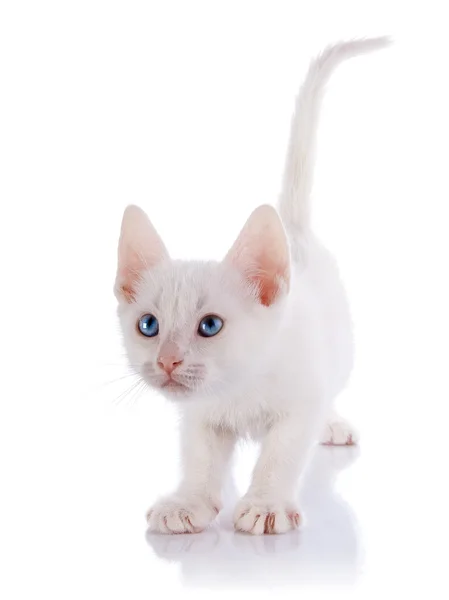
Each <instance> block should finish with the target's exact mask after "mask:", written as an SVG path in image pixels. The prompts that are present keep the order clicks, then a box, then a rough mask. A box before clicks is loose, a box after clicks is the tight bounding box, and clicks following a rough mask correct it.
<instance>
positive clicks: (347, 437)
mask: <svg viewBox="0 0 449 600" xmlns="http://www.w3.org/2000/svg"><path fill="white" fill-rule="evenodd" d="M358 441H359V434H358V432H357V430H356V429H355V427H353V426H352V425H351V423H349V422H348V421H346V419H344V418H343V417H340V415H338V413H336V412H335V411H332V414H331V417H330V418H329V419H328V421H327V423H326V427H325V428H324V431H323V433H322V434H321V436H320V443H321V444H324V445H325V446H353V445H354V444H357V442H358Z"/></svg>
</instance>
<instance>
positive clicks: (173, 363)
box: [157, 356, 182, 375]
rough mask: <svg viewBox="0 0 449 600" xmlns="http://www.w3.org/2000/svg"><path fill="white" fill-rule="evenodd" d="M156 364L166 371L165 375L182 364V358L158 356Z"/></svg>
mask: <svg viewBox="0 0 449 600" xmlns="http://www.w3.org/2000/svg"><path fill="white" fill-rule="evenodd" d="M157 364H158V365H159V366H160V368H161V369H163V370H164V371H165V372H166V373H167V375H171V374H172V373H173V371H174V370H175V369H176V368H177V367H179V365H180V364H182V360H180V359H179V357H178V356H160V357H159V359H158V361H157Z"/></svg>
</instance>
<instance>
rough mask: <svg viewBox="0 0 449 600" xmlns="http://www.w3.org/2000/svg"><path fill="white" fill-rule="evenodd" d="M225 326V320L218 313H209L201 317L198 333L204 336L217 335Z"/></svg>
mask: <svg viewBox="0 0 449 600" xmlns="http://www.w3.org/2000/svg"><path fill="white" fill-rule="evenodd" d="M222 328H223V320H222V319H220V317H217V315H207V317H204V318H203V319H201V321H200V324H199V326H198V333H199V334H200V335H201V336H202V337H213V336H214V335H217V333H219V332H220V331H221V330H222Z"/></svg>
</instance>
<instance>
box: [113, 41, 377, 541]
mask: <svg viewBox="0 0 449 600" xmlns="http://www.w3.org/2000/svg"><path fill="white" fill-rule="evenodd" d="M386 43H387V40H385V39H384V38H379V39H374V40H358V41H352V42H346V43H340V44H337V45H335V46H332V47H330V48H328V49H326V50H325V51H324V52H323V53H322V54H321V55H320V56H319V57H318V58H317V59H316V60H315V61H313V62H312V64H311V66H310V69H309V71H308V74H307V77H306V80H305V82H304V84H303V86H302V88H301V90H300V94H299V96H298V99H297V104H296V110H295V113H294V118H293V123H292V134H291V140H290V145H289V151H288V155H287V164H286V171H285V177H284V185H283V191H282V194H281V198H280V205H279V211H280V215H281V217H282V222H283V226H284V227H285V230H286V232H287V237H288V244H287V237H286V235H285V233H284V227H282V225H281V223H280V221H279V218H278V216H277V214H276V212H275V211H274V210H273V209H271V208H270V207H260V208H259V209H257V210H256V211H255V212H254V213H253V215H251V217H250V219H249V220H248V222H247V224H246V225H245V227H244V228H243V230H242V233H241V234H240V236H239V238H238V240H237V241H236V242H235V244H234V246H233V248H232V249H231V250H230V252H229V254H228V255H227V257H226V258H225V259H224V261H223V262H221V263H215V262H210V263H200V262H184V261H173V260H171V259H170V258H169V257H168V254H167V252H166V250H165V247H164V246H163V244H162V242H161V240H160V238H159V236H158V235H157V233H156V231H155V230H154V228H153V226H152V225H151V223H149V221H148V220H147V219H146V217H145V216H144V215H143V213H142V212H141V211H140V209H138V208H137V207H130V208H128V209H127V211H125V215H124V220H123V226H122V235H121V240H120V246H119V269H118V274H117V282H116V294H117V297H118V299H119V317H120V322H121V326H122V330H123V336H124V341H125V345H126V349H127V352H128V356H129V360H130V363H131V364H132V365H134V366H135V368H136V370H137V372H138V373H139V374H140V375H141V376H142V378H143V379H144V380H145V381H146V382H147V383H148V384H150V385H151V386H153V387H155V388H157V389H159V390H160V391H161V392H162V393H164V394H165V395H166V396H167V397H169V398H172V399H175V400H177V401H178V405H179V407H180V409H181V410H182V413H183V421H182V444H183V453H182V454H183V461H184V469H183V478H182V481H181V483H180V485H179V488H178V490H177V491H176V493H175V494H173V495H172V496H171V497H169V498H165V499H162V500H161V501H159V502H158V503H157V504H156V505H155V506H153V507H152V509H150V511H149V513H148V522H149V527H150V529H152V530H154V531H159V532H162V533H170V532H173V533H181V532H194V531H199V530H201V529H203V528H204V527H206V526H207V524H208V523H210V522H211V521H212V519H214V518H215V515H216V514H217V512H218V511H219V510H220V508H221V500H220V496H221V488H222V484H223V480H224V477H225V475H226V472H227V467H228V465H229V462H230V459H231V456H232V452H233V448H234V445H235V443H236V441H237V440H238V438H240V437H246V436H251V437H253V438H255V439H259V440H261V453H260V457H259V460H258V462H257V464H256V467H255V469H254V473H253V478H252V482H251V485H250V487H249V490H248V492H247V494H246V495H245V497H244V498H243V499H242V500H241V502H240V503H239V505H238V506H237V509H236V512H235V526H236V528H237V529H238V530H242V531H245V532H250V533H255V534H258V533H264V532H265V533H282V532H284V531H287V530H288V529H290V528H293V527H296V526H297V525H298V523H299V513H298V509H297V507H296V505H295V494H296V488H297V483H298V479H299V477H300V474H301V472H302V470H303V468H304V466H305V464H306V461H307V458H308V453H309V450H310V448H311V446H312V445H313V444H314V443H315V442H316V441H317V440H318V439H320V437H321V439H322V441H324V442H329V441H331V437H332V435H334V436H335V435H336V429H335V428H336V425H335V423H336V422H337V421H338V419H336V418H334V417H333V423H334V425H332V424H331V426H330V427H331V428H332V429H331V430H329V429H328V430H327V432H326V433H325V436H324V438H323V437H322V435H323V430H325V423H326V420H327V417H329V415H330V414H331V412H332V406H333V401H334V399H335V397H336V396H337V394H338V393H339V392H340V391H341V390H342V389H343V387H344V386H345V384H346V382H347V380H348V377H349V375H350V372H351V368H352V363H353V344H352V334H351V321H350V315H349V310H348V305H347V301H346V297H345V294H344V290H343V287H342V285H341V282H340V278H339V275H338V271H337V267H336V264H335V262H334V260H333V258H332V256H331V255H330V254H329V252H328V251H327V250H326V249H325V248H324V247H323V246H322V245H321V244H320V243H319V241H318V240H317V239H316V238H315V236H314V235H313V233H312V232H311V231H310V228H309V195H310V190H311V187H312V172H313V162H314V147H315V139H316V129H317V123H318V109H319V105H320V102H321V99H322V96H323V89H324V85H325V83H326V82H327V80H328V78H329V76H330V74H331V73H332V71H333V70H334V68H335V67H336V66H337V65H338V64H339V63H340V62H341V61H343V60H344V59H347V58H349V57H352V56H355V55H357V54H360V53H363V52H366V51H370V50H374V49H376V48H381V47H383V46H385V45H386ZM134 230H135V231H136V234H135V236H134V234H133V231H134ZM289 247H290V249H291V255H292V260H291V261H290V258H289ZM146 313H152V314H154V315H155V316H156V317H157V319H158V321H159V326H160V330H159V335H158V336H157V337H154V338H146V337H144V336H142V335H141V334H140V333H139V332H138V329H137V327H136V323H137V322H138V320H139V318H140V317H141V316H142V315H143V314H146ZM208 314H216V315H218V316H220V317H221V318H222V319H223V320H224V323H225V324H224V327H223V330H222V331H221V332H220V333H219V334H218V335H217V336H215V337H212V338H202V337H200V336H199V335H198V333H197V329H198V323H199V321H200V320H201V318H202V317H203V316H205V315H208ZM173 349H175V350H176V356H177V357H181V359H182V361H183V362H182V363H181V364H180V366H179V367H178V368H177V369H176V370H175V371H174V373H173V378H174V379H175V381H176V382H177V383H178V384H182V385H183V386H184V387H182V388H163V387H161V386H163V385H164V383H166V381H167V374H166V373H165V372H164V371H163V370H162V369H161V368H160V366H159V365H158V359H159V358H160V356H161V354H164V353H167V352H173ZM340 429H341V428H340ZM338 433H339V436H337V437H338V443H342V437H344V439H345V440H347V439H348V435H349V434H348V432H347V431H346V430H345V431H343V432H342V431H339V432H338ZM340 434H341V435H340ZM344 443H346V442H344Z"/></svg>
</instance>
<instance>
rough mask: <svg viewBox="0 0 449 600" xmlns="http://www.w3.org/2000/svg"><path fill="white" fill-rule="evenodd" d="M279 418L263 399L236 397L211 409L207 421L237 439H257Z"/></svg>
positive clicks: (261, 397)
mask: <svg viewBox="0 0 449 600" xmlns="http://www.w3.org/2000/svg"><path fill="white" fill-rule="evenodd" d="M279 417H280V412H279V411H278V410H274V409H273V407H271V406H270V405H269V404H268V403H267V402H266V401H265V399H264V397H263V396H259V397H257V396H256V397H251V398H248V397H245V398H240V397H236V398H233V399H230V400H229V401H227V402H225V403H221V404H218V405H216V406H214V407H211V409H210V411H208V415H207V420H208V421H209V422H210V423H211V424H213V425H214V426H216V427H223V428H225V429H230V430H231V431H233V432H235V433H236V434H237V435H238V436H239V437H243V438H245V437H250V438H253V439H259V438H260V437H263V436H264V435H265V434H266V432H267V431H268V430H269V429H270V427H271V426H272V425H273V423H275V422H276V421H277V420H278V419H279Z"/></svg>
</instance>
